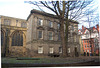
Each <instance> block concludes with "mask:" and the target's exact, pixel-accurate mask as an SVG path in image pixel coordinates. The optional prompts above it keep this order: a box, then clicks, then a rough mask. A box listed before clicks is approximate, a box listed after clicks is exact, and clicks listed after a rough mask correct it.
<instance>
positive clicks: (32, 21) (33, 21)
mask: <svg viewBox="0 0 100 68" xmlns="http://www.w3.org/2000/svg"><path fill="white" fill-rule="evenodd" d="M39 19H41V20H43V21H42V23H43V24H42V25H38V21H39ZM27 21H28V30H27V45H26V49H27V50H28V51H29V52H28V53H30V54H29V56H32V57H41V56H48V55H49V53H50V48H52V50H53V52H52V54H59V55H61V54H62V46H61V40H59V26H58V23H59V21H58V19H57V18H56V16H54V15H51V14H48V13H44V12H40V11H37V10H32V11H31V14H30V15H29V17H28V19H27ZM49 21H52V22H53V23H52V25H53V27H50V26H49ZM38 31H42V32H43V35H42V36H43V38H42V39H39V38H38V34H39V33H38ZM49 32H53V39H52V40H49ZM39 47H42V48H41V49H42V51H43V52H42V53H38V51H39V49H38V48H39ZM79 51H80V48H79V41H78V23H77V22H75V21H70V26H69V43H68V52H69V53H68V55H69V56H72V57H73V56H75V55H76V54H79Z"/></svg>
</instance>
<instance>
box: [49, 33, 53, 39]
mask: <svg viewBox="0 0 100 68" xmlns="http://www.w3.org/2000/svg"><path fill="white" fill-rule="evenodd" d="M50 32H51V31H49V40H53V32H51V33H52V39H50Z"/></svg>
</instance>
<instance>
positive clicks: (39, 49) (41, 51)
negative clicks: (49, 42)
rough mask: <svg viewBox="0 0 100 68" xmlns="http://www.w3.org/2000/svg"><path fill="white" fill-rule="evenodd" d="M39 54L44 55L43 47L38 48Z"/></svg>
mask: <svg viewBox="0 0 100 68" xmlns="http://www.w3.org/2000/svg"><path fill="white" fill-rule="evenodd" d="M38 53H39V54H41V53H43V47H42V46H39V47H38Z"/></svg>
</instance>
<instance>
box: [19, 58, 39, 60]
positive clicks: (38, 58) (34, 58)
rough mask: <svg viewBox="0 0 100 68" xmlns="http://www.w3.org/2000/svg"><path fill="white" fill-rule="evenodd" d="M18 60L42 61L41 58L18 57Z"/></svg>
mask: <svg viewBox="0 0 100 68" xmlns="http://www.w3.org/2000/svg"><path fill="white" fill-rule="evenodd" d="M17 60H40V58H29V57H18V58H17Z"/></svg>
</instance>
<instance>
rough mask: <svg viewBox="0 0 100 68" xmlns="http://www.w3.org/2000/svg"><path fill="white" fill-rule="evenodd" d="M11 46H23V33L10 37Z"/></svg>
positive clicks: (16, 33)
mask: <svg viewBox="0 0 100 68" xmlns="http://www.w3.org/2000/svg"><path fill="white" fill-rule="evenodd" d="M12 46H23V33H22V32H19V31H17V32H15V33H14V34H13V36H12Z"/></svg>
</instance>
